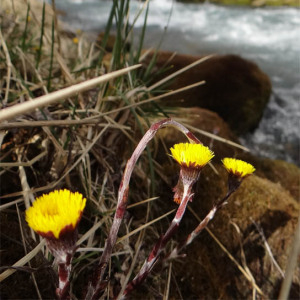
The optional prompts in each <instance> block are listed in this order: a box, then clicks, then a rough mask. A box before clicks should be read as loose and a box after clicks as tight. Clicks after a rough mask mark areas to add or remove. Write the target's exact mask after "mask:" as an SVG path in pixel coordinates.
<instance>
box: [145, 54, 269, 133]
mask: <svg viewBox="0 0 300 300" xmlns="http://www.w3.org/2000/svg"><path fill="white" fill-rule="evenodd" d="M152 55H153V54H150V55H148V56H146V58H145V61H144V62H145V64H146V65H147V64H149V62H150V60H151V57H152ZM200 58H201V57H200V56H191V55H183V54H176V55H175V56H173V53H172V52H164V51H161V52H158V54H157V58H156V67H157V69H158V70H161V69H162V68H163V67H164V68H165V69H166V72H165V73H163V75H160V77H159V78H157V80H159V79H161V78H162V76H163V77H165V76H167V75H169V74H171V73H173V72H176V71H178V70H180V69H182V68H184V67H186V66H187V65H189V64H191V63H193V62H195V61H197V60H198V59H200ZM201 80H205V82H206V83H205V85H202V86H198V87H196V88H192V89H189V90H187V91H184V92H182V93H180V94H175V95H172V96H170V97H168V98H164V99H163V100H162V103H163V104H168V105H172V106H184V107H192V106H199V107H202V108H207V109H209V110H212V111H214V112H217V113H218V114H219V115H220V116H221V117H222V118H223V119H224V120H225V121H226V122H227V123H228V124H229V126H230V127H231V129H232V130H233V131H234V132H235V133H237V134H242V133H245V132H248V131H251V130H253V129H255V128H256V127H257V125H258V124H259V121H260V119H261V117H262V114H263V111H264V108H265V107H266V104H267V103H268V101H269V98H270V93H271V82H270V79H269V77H268V76H267V75H266V74H265V73H264V72H262V71H261V70H260V68H259V67H258V66H257V65H256V64H255V63H253V62H251V61H248V60H245V59H243V58H241V57H239V56H237V55H217V56H214V57H212V58H210V59H208V60H206V61H204V62H202V63H201V64H199V65H197V66H195V67H193V68H190V69H189V70H187V71H185V72H183V73H181V74H180V75H178V76H177V77H176V78H175V79H174V80H173V81H172V82H171V83H170V85H169V86H168V88H170V89H172V90H175V89H178V88H181V87H184V86H187V85H190V84H192V83H195V82H198V81H201ZM182 99H183V101H182Z"/></svg>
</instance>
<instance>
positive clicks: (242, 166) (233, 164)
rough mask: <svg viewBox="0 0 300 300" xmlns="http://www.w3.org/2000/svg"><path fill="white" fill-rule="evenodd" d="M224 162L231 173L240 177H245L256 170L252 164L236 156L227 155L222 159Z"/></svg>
mask: <svg viewBox="0 0 300 300" xmlns="http://www.w3.org/2000/svg"><path fill="white" fill-rule="evenodd" d="M222 163H223V165H224V167H225V169H226V170H227V171H228V172H229V173H231V174H232V175H235V176H237V177H240V178H244V177H245V176H247V175H250V174H252V173H253V172H254V171H255V168H254V167H253V166H252V165H251V164H249V163H247V162H244V161H243V160H239V159H235V158H228V157H226V158H224V159H223V160H222Z"/></svg>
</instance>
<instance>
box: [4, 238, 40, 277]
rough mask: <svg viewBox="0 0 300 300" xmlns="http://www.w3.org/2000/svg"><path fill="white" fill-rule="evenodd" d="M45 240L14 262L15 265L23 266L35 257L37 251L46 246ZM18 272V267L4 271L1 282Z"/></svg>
mask: <svg viewBox="0 0 300 300" xmlns="http://www.w3.org/2000/svg"><path fill="white" fill-rule="evenodd" d="M44 245H45V240H42V241H41V242H40V243H39V244H38V245H37V246H36V247H35V248H34V249H33V250H31V251H30V252H29V253H28V254H27V255H25V256H24V257H22V258H21V259H20V260H18V261H17V262H16V263H15V264H13V267H22V266H24V265H25V264H26V263H28V262H29V261H30V260H31V259H32V258H33V257H35V256H36V255H37V253H38V252H39V251H40V250H41V249H42V248H43V247H44ZM15 272H16V269H9V270H6V271H4V272H3V273H1V274H0V282H2V281H3V280H4V279H6V278H7V277H9V276H10V275H12V274H13V273H15Z"/></svg>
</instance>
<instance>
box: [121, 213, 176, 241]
mask: <svg viewBox="0 0 300 300" xmlns="http://www.w3.org/2000/svg"><path fill="white" fill-rule="evenodd" d="M174 211H175V209H172V210H171V211H169V212H167V213H165V214H164V215H162V216H160V217H158V218H156V219H154V220H152V221H150V222H148V223H146V224H144V225H142V226H140V227H139V228H137V229H135V230H132V231H131V232H129V233H128V234H126V235H124V236H122V237H120V238H119V239H118V240H117V243H120V242H122V241H123V240H125V239H127V238H128V237H130V236H132V235H134V234H136V233H137V232H139V231H141V230H143V229H144V228H146V227H148V226H150V225H151V224H153V223H156V222H157V221H159V220H161V219H163V218H165V217H167V216H168V215H170V214H171V213H173V212H174Z"/></svg>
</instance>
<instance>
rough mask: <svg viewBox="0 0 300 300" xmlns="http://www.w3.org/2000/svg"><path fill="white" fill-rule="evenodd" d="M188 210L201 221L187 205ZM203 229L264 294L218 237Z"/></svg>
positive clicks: (259, 291)
mask: <svg viewBox="0 0 300 300" xmlns="http://www.w3.org/2000/svg"><path fill="white" fill-rule="evenodd" d="M188 209H189V211H190V212H191V213H192V214H193V215H194V217H195V218H196V219H197V220H198V221H199V222H201V219H200V217H199V216H198V215H197V214H196V212H195V211H194V210H193V209H192V208H191V207H189V208H188ZM205 230H206V231H207V232H208V233H209V235H210V236H211V237H212V238H213V239H214V241H215V242H216V243H217V244H218V246H219V247H220V248H221V249H222V250H223V251H224V252H225V253H226V255H227V256H228V257H229V258H230V260H231V261H233V263H234V264H235V265H236V266H237V268H238V269H239V270H240V271H241V273H242V274H243V275H244V276H245V278H246V279H247V280H248V281H249V282H250V283H251V284H253V286H254V287H255V289H256V290H257V291H258V293H259V294H260V295H262V296H264V293H263V292H262V290H261V289H260V288H259V286H258V285H257V284H256V283H255V282H253V281H252V279H251V277H250V276H249V275H248V273H247V272H246V271H245V270H244V268H243V267H242V266H241V265H240V264H239V262H238V261H237V260H236V259H235V258H234V257H233V256H232V254H231V253H230V252H229V251H228V250H227V249H226V248H225V246H224V245H223V244H222V243H221V242H220V241H219V239H218V238H217V237H216V236H215V235H214V234H213V233H212V231H211V230H210V229H209V228H208V227H205Z"/></svg>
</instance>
